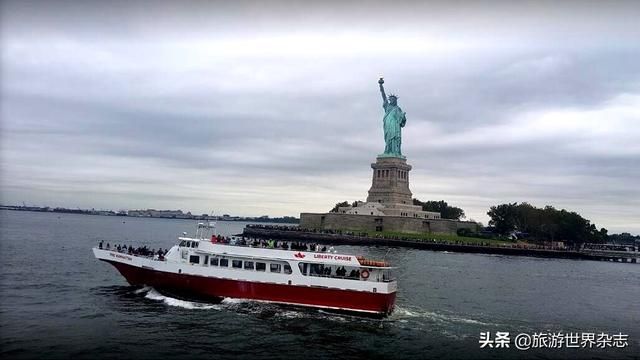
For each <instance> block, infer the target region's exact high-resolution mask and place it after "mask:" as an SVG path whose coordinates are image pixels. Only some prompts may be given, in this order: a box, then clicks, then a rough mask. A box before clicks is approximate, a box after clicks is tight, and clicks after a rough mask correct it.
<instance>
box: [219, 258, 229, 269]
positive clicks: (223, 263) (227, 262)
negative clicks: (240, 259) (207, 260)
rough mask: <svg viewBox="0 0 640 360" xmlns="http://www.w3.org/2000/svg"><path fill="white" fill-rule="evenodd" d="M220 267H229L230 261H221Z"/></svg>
mask: <svg viewBox="0 0 640 360" xmlns="http://www.w3.org/2000/svg"><path fill="white" fill-rule="evenodd" d="M220 266H223V267H229V259H220Z"/></svg>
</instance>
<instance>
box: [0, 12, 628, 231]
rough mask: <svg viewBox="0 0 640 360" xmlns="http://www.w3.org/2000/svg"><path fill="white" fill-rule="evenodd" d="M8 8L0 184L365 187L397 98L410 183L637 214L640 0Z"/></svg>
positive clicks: (115, 196) (243, 196)
mask: <svg viewBox="0 0 640 360" xmlns="http://www.w3.org/2000/svg"><path fill="white" fill-rule="evenodd" d="M121 5H122V6H115V5H113V4H112V3H111V2H109V3H103V2H95V3H91V2H89V3H86V2H85V3H77V2H47V3H31V2H24V1H21V2H3V3H2V12H1V14H2V21H1V23H2V25H1V26H2V29H1V30H2V53H1V59H2V67H1V71H2V98H1V100H2V107H1V111H2V123H1V131H2V144H1V145H0V146H1V149H2V156H1V163H0V164H1V166H2V183H3V191H2V201H3V202H10V203H21V202H22V201H27V202H28V203H37V204H42V205H44V204H49V205H62V206H81V207H94V206H95V207H105V208H138V207H155V208H183V209H190V210H194V211H198V212H209V211H211V210H215V211H217V212H229V213H237V214H246V215H262V214H267V213H268V214H273V215H285V214H286V215H295V214H297V213H298V212H300V211H325V210H327V209H329V208H330V207H331V206H332V204H333V203H335V202H337V201H342V200H345V199H349V200H355V199H363V198H364V197H365V196H366V191H367V189H368V187H369V186H370V175H371V174H370V171H371V170H370V168H369V163H370V162H372V161H373V160H374V158H375V155H376V154H377V153H379V152H381V150H382V148H383V140H382V130H381V118H382V109H381V104H380V95H379V93H378V90H377V84H376V80H377V77H378V75H379V74H381V73H382V74H384V75H385V78H386V79H387V83H386V85H387V88H388V90H389V91H391V92H397V93H398V94H399V95H400V105H401V106H402V107H403V109H404V110H405V111H407V115H408V119H409V122H408V124H407V127H406V128H405V132H404V139H403V142H404V147H403V149H404V152H405V153H406V154H407V155H408V157H409V162H410V163H411V164H412V165H413V166H414V171H413V172H412V179H411V180H412V190H413V192H414V195H415V196H416V197H419V198H420V199H423V200H424V199H446V200H448V201H449V202H451V203H454V204H455V205H458V206H461V207H463V208H465V210H466V211H467V214H468V215H469V217H472V218H475V219H478V220H481V221H486V215H485V213H486V211H487V209H488V207H489V206H490V205H493V204H497V203H499V202H506V201H530V202H532V203H534V204H535V205H538V206H543V205H546V204H552V205H555V206H558V207H566V208H569V209H572V210H577V211H579V212H581V213H582V214H583V215H585V216H586V217H588V218H591V219H592V220H594V221H595V222H596V223H597V224H598V225H599V226H605V227H608V228H610V229H611V230H614V231H632V232H636V233H637V232H639V231H640V223H639V222H638V218H639V215H640V213H638V210H637V209H638V208H639V205H640V190H638V188H637V185H636V184H637V183H640V170H639V169H640V166H639V165H640V147H639V146H638V145H637V144H638V143H637V139H638V137H639V136H640V128H638V126H637V124H638V121H640V112H639V111H638V110H637V109H638V108H640V75H638V74H640V65H639V64H640V48H639V47H638V44H637V39H638V38H640V30H639V29H638V28H637V27H634V26H632V25H633V24H634V21H635V19H637V18H638V17H639V16H638V15H640V9H638V7H637V6H634V3H633V2H616V3H607V4H606V6H605V5H604V4H603V3H601V2H571V3H568V2H567V3H562V4H555V3H554V4H551V3H540V2H519V3H518V4H514V3H511V2H492V3H486V2H484V3H476V2H469V3H460V4H458V6H452V5H450V4H449V3H447V2H431V3H403V2H400V3H398V4H394V6H389V4H388V2H381V3H371V4H370V5H369V6H367V7H363V6H362V4H361V3H359V2H348V3H344V2H340V3H338V2H335V3H322V4H320V3H317V4H306V3H304V4H303V3H288V2H269V3H268V4H266V3H262V2H237V3H236V2H234V3H228V2H223V3H202V2H194V3H180V4H178V3H174V2H167V3H160V2H152V3H143V2H135V3H129V2H127V3H123V4H121Z"/></svg>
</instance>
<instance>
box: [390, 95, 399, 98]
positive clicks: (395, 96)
mask: <svg viewBox="0 0 640 360" xmlns="http://www.w3.org/2000/svg"><path fill="white" fill-rule="evenodd" d="M389 98H396V99H397V98H398V95H396V94H389Z"/></svg>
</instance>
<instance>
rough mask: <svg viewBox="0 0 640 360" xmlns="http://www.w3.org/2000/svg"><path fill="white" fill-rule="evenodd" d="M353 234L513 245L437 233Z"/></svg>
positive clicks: (360, 231) (506, 242)
mask: <svg viewBox="0 0 640 360" xmlns="http://www.w3.org/2000/svg"><path fill="white" fill-rule="evenodd" d="M353 232H354V233H357V234H358V233H367V235H368V236H370V237H386V238H397V239H403V238H405V239H411V240H422V241H433V240H436V241H445V242H448V243H456V241H457V242H458V243H460V244H465V245H480V244H486V243H489V244H490V245H491V246H497V245H512V244H513V243H512V242H510V241H503V240H494V239H482V238H474V237H466V236H458V235H448V234H437V233H430V234H426V233H422V234H421V233H403V232H399V231H363V230H353Z"/></svg>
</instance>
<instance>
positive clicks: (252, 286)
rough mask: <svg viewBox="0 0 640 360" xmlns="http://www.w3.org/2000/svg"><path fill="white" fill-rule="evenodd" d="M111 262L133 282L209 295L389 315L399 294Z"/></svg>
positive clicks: (187, 292)
mask: <svg viewBox="0 0 640 360" xmlns="http://www.w3.org/2000/svg"><path fill="white" fill-rule="evenodd" d="M108 262H109V263H111V264H112V265H113V266H114V267H115V268H116V269H118V271H120V273H121V274H122V276H124V277H125V279H127V281H128V282H129V283H130V284H131V285H148V286H153V287H154V288H157V289H159V290H162V289H166V290H168V291H175V292H179V293H185V294H193V295H196V296H199V297H207V298H223V297H229V298H240V299H252V300H260V301H270V302H277V303H284V304H292V305H302V306H313V307H320V308H330V309H336V310H345V311H355V312H365V313H368V314H374V315H387V314H390V313H391V311H392V310H393V307H394V304H395V300H396V294H395V292H394V293H391V294H381V293H369V292H364V291H351V290H339V289H328V288H320V287H310V286H296V285H283V284H269V283H257V282H250V281H241V280H230V279H220V278H214V277H204V276H194V275H185V274H175V273H169V272H161V271H156V270H151V269H145V268H140V267H136V266H131V265H127V264H123V263H120V262H112V261H108Z"/></svg>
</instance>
